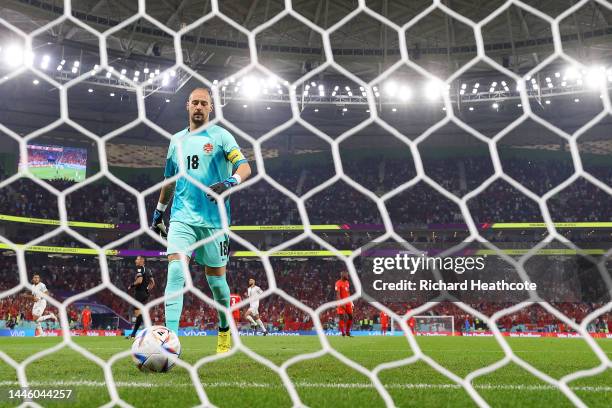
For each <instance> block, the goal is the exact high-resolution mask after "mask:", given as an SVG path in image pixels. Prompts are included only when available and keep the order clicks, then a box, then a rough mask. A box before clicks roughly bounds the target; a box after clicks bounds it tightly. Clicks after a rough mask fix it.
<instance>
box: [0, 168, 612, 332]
mask: <svg viewBox="0 0 612 408" xmlns="http://www.w3.org/2000/svg"><path fill="white" fill-rule="evenodd" d="M502 161H503V166H504V170H505V171H506V172H507V174H508V175H509V176H511V177H512V178H513V179H515V180H516V181H517V182H519V183H520V184H522V185H523V186H525V187H526V188H528V189H530V190H531V191H533V192H534V193H536V194H539V195H541V194H543V193H545V192H546V191H548V190H550V189H551V188H553V187H555V186H557V185H558V184H559V183H561V182H563V181H564V180H565V179H566V178H567V177H569V176H570V175H571V173H572V172H573V168H572V167H571V165H570V164H568V163H563V162H558V163H557V162H549V161H529V160H526V159H508V160H502ZM423 162H424V167H425V171H426V172H427V174H428V175H429V176H430V177H431V178H432V179H433V180H435V181H436V182H438V183H439V184H440V185H441V186H442V187H443V188H445V189H447V190H448V191H449V192H451V193H453V194H456V195H457V196H463V195H464V194H466V193H467V192H469V191H470V190H472V189H474V188H476V187H478V186H479V185H480V184H481V183H482V181H484V180H485V179H487V178H488V177H489V176H490V175H491V174H492V172H493V169H492V164H491V163H490V160H484V159H482V158H463V159H457V160H454V161H451V160H426V159H424V161H423ZM343 166H344V171H345V174H346V175H347V176H349V177H350V178H351V179H353V180H355V181H357V182H358V183H360V184H361V185H363V186H364V187H366V188H367V189H369V190H370V191H372V192H373V193H375V194H377V195H378V196H380V195H382V194H385V193H387V192H389V191H392V190H393V189H395V188H397V187H398V186H399V185H401V184H402V183H404V182H406V181H408V180H410V179H412V178H413V177H414V176H415V174H416V171H415V170H414V166H413V165H412V162H411V161H403V160H399V159H388V160H382V161H381V160H371V159H360V160H355V161H351V162H348V161H347V162H346V163H344V162H343ZM589 171H590V172H591V173H592V174H594V175H596V176H597V177H598V178H599V179H600V180H602V181H604V182H607V183H608V185H610V181H611V180H612V169H610V168H605V167H593V168H591V169H590V170H589ZM333 174H334V169H333V166H331V162H330V163H327V164H325V163H322V164H321V165H319V166H310V167H308V169H307V170H301V169H299V168H297V167H296V166H293V167H292V166H290V165H288V166H286V167H284V168H283V171H282V172H276V173H275V172H274V171H271V172H270V175H271V176H272V177H274V179H275V180H277V181H278V182H279V183H280V184H281V185H283V186H285V187H286V188H288V189H289V190H291V191H293V192H295V193H296V194H297V195H298V196H299V195H303V194H305V193H307V192H308V191H310V190H311V189H312V188H314V187H316V186H317V185H320V184H321V183H322V182H325V181H326V180H328V179H329V178H330V177H331V176H333ZM4 178H5V176H4V175H2V177H0V179H4ZM52 183H53V185H54V186H55V187H56V188H59V189H65V188H66V187H69V186H70V185H72V182H69V181H53V182H52ZM130 184H132V185H133V186H134V187H135V188H137V189H144V188H146V187H149V186H150V185H151V184H153V182H151V180H150V179H149V178H147V177H144V176H141V177H140V178H139V179H136V180H132V181H131V183H130ZM157 197H158V195H157V194H156V193H153V194H150V195H149V196H147V198H146V206H147V209H148V210H149V211H151V209H152V208H154V207H155V204H156V202H157ZM231 201H232V219H233V224H234V225H253V224H255V225H274V224H300V223H301V220H300V216H299V213H298V210H297V205H296V203H295V202H293V201H292V200H291V199H290V198H288V197H287V196H285V195H284V194H282V193H281V192H279V191H278V190H276V189H274V188H272V187H271V186H270V185H269V184H268V183H267V182H265V181H260V182H258V183H256V184H255V185H253V186H250V187H248V188H245V189H243V190H240V191H236V192H235V193H233V194H232V197H231ZM548 204H549V208H550V212H551V215H552V218H553V220H555V221H567V222H575V221H611V218H612V216H611V215H612V200H611V199H610V197H609V196H608V195H607V194H606V193H605V192H604V191H602V190H600V189H598V188H597V187H596V186H594V185H593V184H591V183H589V182H587V181H586V180H584V179H579V180H577V181H576V182H574V183H573V184H571V185H570V186H569V187H567V188H565V189H564V190H563V191H561V192H560V193H559V194H557V195H556V196H555V197H553V198H551V199H550V200H549V201H548ZM66 206H67V210H68V218H69V219H70V220H78V221H90V222H104V223H112V224H139V216H138V207H137V205H136V198H135V197H134V196H132V195H131V194H129V193H126V192H125V191H124V190H123V189H121V188H120V187H119V186H117V185H115V184H113V183H109V182H107V181H98V182H96V183H93V184H90V185H87V186H84V187H83V188H81V189H79V190H77V191H76V192H74V193H72V194H70V195H69V196H68V197H67V199H66ZM305 206H306V210H307V212H308V215H309V218H310V222H311V223H312V224H382V215H381V214H380V212H379V209H378V207H377V206H376V203H375V202H374V201H372V200H371V199H370V198H368V197H367V196H365V195H363V194H362V193H361V192H359V191H357V190H355V189H354V188H352V187H351V186H350V185H348V184H347V183H345V182H344V181H342V180H340V181H337V182H336V183H334V184H333V185H331V186H329V187H328V188H326V189H325V190H323V191H320V192H318V193H317V194H314V195H313V196H311V197H309V199H308V200H307V201H306V203H305ZM385 206H386V208H387V209H388V210H389V215H390V217H391V219H392V222H393V224H394V226H395V228H396V229H397V230H398V231H401V230H402V229H406V228H413V227H420V228H424V227H425V226H426V225H428V224H448V223H464V219H463V215H462V213H461V211H460V210H459V207H458V206H457V204H456V203H454V202H453V201H451V200H449V199H448V198H447V197H444V196H443V195H442V194H440V193H439V192H438V191H436V190H435V189H434V188H432V187H431V186H430V185H428V184H426V183H424V182H422V181H421V182H419V183H417V184H415V185H413V186H411V187H409V188H406V189H405V190H403V191H401V192H399V193H397V194H396V195H394V196H392V197H391V198H389V199H388V200H386V201H385ZM468 207H469V209H470V211H471V214H472V216H473V217H474V220H475V221H476V222H477V223H490V222H538V221H542V216H541V213H540V209H539V207H538V205H537V203H536V202H534V201H532V200H531V199H530V198H528V197H526V196H525V195H524V194H522V193H521V192H520V191H518V190H517V189H515V188H514V187H513V186H511V185H510V184H509V183H507V182H505V181H502V180H497V181H495V182H494V183H492V184H491V185H489V186H488V187H487V188H486V189H485V190H484V191H483V192H482V193H481V194H480V195H478V196H477V197H475V198H473V199H471V200H470V201H468ZM0 214H9V215H17V216H26V217H37V218H47V219H57V218H58V217H59V214H58V209H57V205H56V198H55V197H54V196H53V195H52V194H51V193H50V192H48V191H47V190H45V189H44V188H42V187H40V186H39V185H37V184H36V183H34V182H32V181H30V180H26V179H20V180H19V181H17V182H14V183H12V184H11V185H10V186H8V187H4V188H3V191H2V194H0ZM146 218H147V219H148V218H149V216H147V217H146ZM0 226H1V227H3V228H6V230H7V231H8V230H10V229H11V228H16V227H18V226H19V225H18V224H17V223H6V222H5V223H2V224H0ZM29 227H30V226H28V228H29ZM18 232H19V234H18V235H17V238H20V239H21V241H16V242H27V241H28V240H29V239H32V238H35V237H36V236H38V235H40V232H37V231H36V230H29V229H27V228H23V229H18ZM79 232H81V233H83V234H85V235H87V236H90V237H96V238H99V239H100V240H104V239H106V240H107V242H110V241H112V240H114V239H116V238H117V236H113V237H112V239H111V238H108V237H106V238H104V237H103V235H104V233H105V232H104V231H102V232H100V231H92V230H82V229H80V230H79ZM128 232H129V230H128V231H127V232H125V231H123V232H116V233H117V234H119V233H122V234H124V235H125V234H126V233H128ZM564 233H566V234H567V236H568V237H570V238H571V239H573V240H574V239H575V240H580V241H582V240H584V241H589V240H590V241H593V242H596V241H598V240H599V242H601V241H602V239H605V236H603V238H602V236H601V235H598V234H597V233H595V234H593V233H592V232H591V231H588V232H582V231H575V232H572V231H571V230H569V231H564ZM423 234H427V235H423ZM423 234H421V235H420V236H418V237H417V236H410V237H409V238H407V240H413V241H418V240H420V239H422V238H423V237H424V239H425V240H426V241H444V240H446V239H449V240H451V239H455V240H459V241H460V240H461V239H462V237H463V235H462V234H459V236H457V233H456V232H452V233H450V232H449V233H444V232H440V233H433V232H425V233H423ZM530 234H532V235H530ZM533 234H535V233H527V235H526V236H525V237H524V239H526V240H531V241H535V240H537V239H538V237H537V236H535V235H533ZM539 234H541V232H539ZM262 235H263V234H262ZM375 235H376V234H375V233H372V234H371V235H370V233H359V234H345V233H340V234H331V233H330V234H329V235H328V236H325V239H326V240H328V241H329V242H331V243H332V244H333V245H335V246H336V247H337V248H340V249H345V248H349V247H350V248H355V247H358V246H361V245H363V244H365V243H366V242H368V241H369V240H370V239H372V238H373V236H375ZM322 236H323V235H322ZM17 238H15V239H17ZM286 238H287V236H286V235H281V234H278V235H272V234H270V235H269V236H268V237H267V238H265V239H268V240H269V241H273V243H280V242H282V241H283V240H285V239H286ZM487 238H490V239H491V240H502V241H503V240H513V239H516V236H512V235H502V234H501V232H498V231H492V232H490V233H488V235H487ZM96 242H98V241H96ZM144 242H145V243H144V244H143V242H141V247H148V248H149V249H161V245H160V244H159V243H156V242H153V241H152V240H151V239H149V238H147V239H144ZM47 244H53V245H58V246H82V245H81V244H80V243H78V242H75V240H74V239H70V238H68V237H58V238H55V239H53V240H52V242H50V243H47ZM298 247H299V249H319V248H318V247H317V245H316V244H313V243H312V242H308V241H304V242H302V243H300V244H299V245H298V246H296V248H298ZM296 248H293V249H296ZM26 262H27V263H28V272H29V273H30V272H31V273H33V272H39V273H41V274H42V277H43V281H44V282H45V283H46V284H47V286H48V287H49V289H50V291H51V292H52V293H54V294H57V295H58V296H60V295H61V296H65V295H67V294H70V293H78V292H82V291H83V290H87V289H89V288H92V287H94V286H96V285H98V284H99V283H100V282H101V273H100V266H99V264H98V262H97V260H95V259H94V258H92V257H89V258H87V257H71V258H51V257H48V256H46V255H40V256H38V257H36V256H31V257H28V258H27V260H26ZM125 262H126V261H116V262H114V261H113V262H111V265H109V272H110V273H111V282H113V283H114V284H115V285H116V286H117V287H118V288H119V289H121V290H124V291H126V290H127V287H128V286H129V283H130V282H129V281H130V280H131V279H132V278H133V267H132V265H131V264H127V263H125ZM257 265H258V264H257V263H256V262H245V261H242V260H232V263H231V264H230V267H229V270H230V274H229V275H228V276H230V287H231V288H232V289H234V288H237V290H238V291H240V292H241V293H243V292H244V291H245V289H246V282H247V280H248V277H249V276H256V277H257V279H258V283H259V284H260V286H261V287H262V288H263V289H266V288H268V285H267V282H266V280H265V274H264V273H263V270H262V268H261V266H257ZM273 267H274V271H275V277H276V281H277V285H278V287H279V288H281V289H283V290H284V291H285V292H286V293H287V294H288V295H290V296H293V297H295V298H296V299H297V300H299V301H300V302H302V303H304V304H305V305H307V306H309V307H312V308H316V307H318V306H320V305H321V304H323V303H325V302H327V301H330V300H333V299H334V291H333V283H334V282H335V280H336V279H337V276H338V272H339V270H340V269H341V268H342V266H341V265H338V264H337V263H334V262H331V261H324V260H322V261H312V260H308V261H304V262H299V261H282V260H278V261H274V262H273ZM0 268H2V269H1V271H0V275H1V276H2V280H1V281H2V282H3V283H2V289H3V290H6V289H8V288H10V287H12V286H14V285H15V284H16V283H17V282H18V278H16V277H17V276H18V274H17V272H16V264H15V262H14V257H7V256H0ZM153 269H154V274H155V277H156V280H157V281H158V282H157V283H158V285H157V287H156V289H155V291H154V293H153V295H154V296H157V297H158V296H161V295H162V294H163V287H164V286H165V265H164V264H163V263H160V264H153ZM192 275H193V279H194V283H195V284H196V286H197V287H199V288H202V290H203V292H204V293H207V294H209V293H208V285H207V284H206V282H205V281H204V279H203V273H201V271H200V273H195V272H192ZM75 277H77V279H75ZM30 278H31V276H30ZM209 295H210V294H209ZM91 299H92V301H95V302H100V303H104V304H106V305H108V306H110V307H111V308H112V309H113V310H115V311H116V312H117V313H118V314H119V315H121V316H122V317H125V318H127V317H128V316H129V315H130V310H131V307H130V305H129V304H128V303H127V302H125V300H123V299H121V298H119V297H118V296H116V295H115V294H112V292H110V291H108V290H105V291H101V292H98V293H97V294H95V295H92V296H91ZM414 306H416V305H410V304H404V305H395V307H397V309H398V311H400V310H404V309H405V310H407V309H408V308H411V307H414ZM472 306H473V307H475V308H476V309H478V310H480V311H482V312H483V313H485V314H486V313H490V312H491V310H490V309H487V307H488V306H485V305H472ZM498 306H499V305H498ZM555 306H556V307H558V308H559V310H561V311H562V312H563V313H564V314H566V315H567V316H569V317H570V318H573V319H576V320H577V321H579V320H580V319H582V318H583V317H584V316H585V315H586V314H588V313H590V311H592V310H594V309H595V308H597V306H598V305H597V304H588V303H560V304H555ZM30 309H31V307H30V306H29V305H28V301H27V300H25V298H23V297H20V296H19V295H13V296H9V297H6V298H3V299H2V300H1V303H0V314H1V316H2V317H7V316H9V315H10V316H13V317H16V316H19V317H20V319H23V318H25V319H27V318H28V313H30ZM532 309H533V308H529V309H523V310H522V311H520V312H517V313H515V314H513V315H511V316H507V317H504V318H503V319H501V320H500V325H503V326H504V327H509V328H511V327H516V326H518V325H530V324H534V325H537V326H538V327H541V326H546V325H551V324H553V323H551V322H553V321H554V319H552V318H551V317H550V314H548V313H546V312H544V311H543V309H541V308H539V309H537V311H535V312H534V311H532ZM432 310H433V312H432V313H436V314H439V315H452V316H455V323H456V324H458V322H462V321H463V320H465V315H466V313H465V311H463V310H461V309H459V308H457V307H456V306H454V305H452V304H450V303H443V304H440V305H439V306H437V307H436V308H434V309H432ZM22 314H23V316H22ZM376 316H378V311H377V310H376V309H375V308H373V307H372V306H370V305H369V304H368V303H366V302H363V301H358V302H356V312H355V319H354V320H356V321H358V320H360V319H372V320H375V318H376ZM151 317H152V319H153V321H155V322H163V304H162V305H160V306H157V307H155V308H154V309H152V314H151ZM320 317H321V320H322V321H323V322H333V320H334V318H335V314H334V309H333V308H332V309H329V310H327V311H325V312H323V313H322V314H321V316H320ZM262 318H263V319H264V321H268V322H271V323H273V324H274V325H277V326H278V325H281V324H282V326H283V327H285V328H310V327H312V321H311V319H310V317H309V316H308V315H307V314H306V313H304V312H303V311H302V310H300V309H299V308H296V307H295V306H293V305H291V304H289V303H288V302H286V301H285V300H283V299H282V297H279V296H271V297H270V298H267V299H265V300H263V301H262ZM183 319H184V320H183V322H182V323H183V325H185V326H195V327H212V326H213V325H214V324H215V322H216V312H215V311H214V310H213V309H212V308H211V307H209V306H207V305H206V304H205V303H204V302H202V301H201V300H200V299H198V298H197V297H196V296H194V295H190V296H187V298H186V301H185V313H184V314H183ZM551 319H552V320H551ZM605 319H606V321H607V322H610V321H612V319H610V316H609V314H608V316H607V317H606V318H605ZM534 322H535V323H534ZM326 324H327V323H326ZM554 324H559V323H554ZM472 325H474V326H475V323H474V322H473V321H472ZM526 327H527V326H526Z"/></svg>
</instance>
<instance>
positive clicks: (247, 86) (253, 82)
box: [242, 76, 261, 99]
mask: <svg viewBox="0 0 612 408" xmlns="http://www.w3.org/2000/svg"><path fill="white" fill-rule="evenodd" d="M260 91H261V89H260V86H259V81H258V80H257V79H255V78H253V77H251V76H247V77H245V78H244V79H243V80H242V92H243V93H244V95H245V96H246V97H247V98H248V99H255V98H256V97H257V95H259V92H260Z"/></svg>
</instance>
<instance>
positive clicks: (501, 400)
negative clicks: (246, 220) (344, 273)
mask: <svg viewBox="0 0 612 408" xmlns="http://www.w3.org/2000/svg"><path fill="white" fill-rule="evenodd" d="M329 340H330V342H331V345H332V346H333V347H334V348H335V349H336V350H338V351H339V352H340V353H342V354H343V355H345V356H346V357H348V358H350V359H351V360H353V361H355V362H357V363H359V364H361V365H362V366H364V367H366V368H368V369H372V368H374V367H375V366H377V365H378V364H380V363H383V362H389V361H394V360H399V359H402V358H406V357H409V356H410V355H412V353H411V351H410V349H409V347H408V344H407V342H406V340H405V339H403V338H401V337H355V338H341V337H340V338H339V337H333V338H330V339H329ZM215 341H216V339H215V338H214V337H186V338H185V337H183V338H181V343H182V347H183V353H182V356H181V358H182V359H183V360H184V361H186V362H189V363H194V362H196V361H197V360H198V359H200V358H202V357H204V356H207V355H211V354H212V353H213V352H214V346H215ZM243 341H244V344H245V345H247V346H248V347H249V348H251V349H252V350H253V351H254V352H256V353H258V354H260V355H261V356H264V357H266V358H268V359H270V360H271V361H272V362H274V363H275V364H277V365H280V364H282V363H283V362H284V361H286V360H287V359H289V358H291V357H293V356H296V355H298V354H302V353H308V352H315V351H318V350H320V344H319V342H318V339H317V338H316V337H246V338H245V337H243ZM59 342H60V339H58V338H50V337H47V338H3V339H0V350H1V351H2V352H4V353H6V354H7V355H8V356H10V357H11V358H13V359H15V360H16V361H23V360H24V359H25V358H27V357H29V356H30V355H31V354H33V353H35V352H38V351H41V350H43V349H45V348H49V347H51V346H53V345H56V344H58V343H59ZM75 342H76V343H77V344H79V345H80V346H82V347H84V348H86V349H88V350H89V351H90V352H92V353H93V354H95V355H97V356H99V357H101V358H102V359H105V360H106V359H109V358H110V357H111V356H112V355H113V354H115V353H118V352H121V351H124V350H128V349H129V347H130V345H131V341H129V340H125V339H124V338H122V337H117V338H112V337H98V338H92V337H85V338H75ZM418 342H419V345H420V346H421V348H422V350H423V352H424V353H425V354H427V355H428V356H430V357H431V358H432V359H434V360H435V361H436V362H438V363H439V364H440V365H442V366H444V367H446V368H447V369H449V370H451V371H452V372H453V373H455V374H456V375H458V376H460V377H465V376H466V375H467V374H468V373H470V372H471V371H473V370H476V369H478V368H480V367H484V366H486V365H489V364H491V363H494V362H495V361H498V360H500V359H501V358H502V357H503V353H502V351H501V349H500V348H499V346H498V345H497V343H496V342H495V340H494V339H492V338H462V337H446V338H426V337H420V338H418ZM508 342H509V344H510V346H511V347H512V349H513V350H514V352H515V354H516V355H517V356H518V357H520V358H522V359H523V360H525V361H526V362H528V363H530V364H532V365H533V366H535V367H536V368H538V369H540V370H541V371H543V372H544V373H546V374H548V375H550V376H552V377H553V378H557V379H558V378H561V377H563V376H564V375H567V374H569V373H572V372H575V371H577V370H583V369H588V368H591V367H594V366H597V365H598V364H599V360H598V359H597V358H596V356H595V354H594V353H593V352H592V350H591V349H590V348H589V346H588V345H587V344H586V343H585V342H584V341H582V340H581V339H542V338H539V339H525V338H519V339H508ZM598 344H599V346H600V347H601V348H602V350H603V351H604V352H605V353H606V354H607V356H608V358H609V357H610V356H611V355H612V341H609V340H601V341H598ZM0 365H1V367H0V383H1V390H2V393H3V394H2V399H0V406H17V405H19V403H18V402H17V401H9V400H8V399H7V390H8V388H12V389H14V387H16V384H15V381H16V379H17V377H16V373H15V371H14V370H13V368H12V367H11V366H9V365H8V364H6V363H4V362H1V363H0ZM112 372H113V376H114V380H115V382H116V383H117V385H118V391H119V395H120V397H121V398H122V399H123V400H124V401H126V402H127V403H129V404H131V405H133V406H136V407H151V406H155V407H173V408H178V407H185V406H193V405H198V404H199V403H200V402H199V400H198V397H197V394H196V393H195V390H194V388H193V387H192V386H191V379H190V376H189V375H188V373H187V371H186V370H184V369H182V368H180V367H175V368H174V369H173V370H172V371H171V372H169V373H165V374H144V373H141V372H139V371H138V370H137V369H136V367H135V366H134V365H133V363H132V362H131V360H130V359H129V358H125V359H120V360H118V361H117V362H116V363H115V364H114V365H113V367H112ZM288 374H289V376H290V378H291V379H292V381H293V382H294V383H295V385H296V388H297V391H298V394H299V396H300V398H301V400H302V402H303V403H304V404H306V405H308V406H311V407H334V408H338V407H356V406H357V407H379V406H384V403H383V400H382V399H381V398H380V396H379V395H378V393H377V392H376V390H375V389H374V388H373V386H372V384H371V383H370V381H369V380H368V378H367V377H365V376H364V375H362V374H360V373H358V372H356V371H354V370H353V369H351V368H350V367H348V366H346V365H344V364H343V363H341V362H339V361H338V360H337V359H335V358H334V357H331V356H330V355H325V356H322V357H319V358H315V359H311V360H306V361H302V362H299V363H296V364H295V365H292V366H290V367H289V369H288ZM26 375H27V376H28V380H29V381H30V382H31V384H32V387H33V388H40V389H43V388H50V387H53V388H71V389H73V390H74V393H75V398H74V399H73V400H72V401H70V402H66V401H64V402H55V403H50V402H48V400H47V401H45V402H42V405H44V406H57V407H60V406H78V407H94V406H99V405H102V404H105V403H107V402H109V401H110V397H109V394H108V391H107V388H106V386H105V380H104V375H103V372H102V369H101V368H100V367H99V366H97V365H95V363H93V362H91V361H90V360H87V359H86V358H85V357H83V356H82V355H80V354H79V353H78V352H76V351H74V350H73V349H70V348H62V349H61V350H59V351H57V352H54V353H53V354H51V355H48V356H46V357H43V358H42V359H40V360H36V361H34V362H32V363H31V364H29V365H28V366H27V368H26ZM198 375H199V378H200V380H201V382H202V384H203V385H204V389H205V390H206V392H207V395H208V397H209V398H210V400H211V402H212V403H213V404H215V405H216V406H219V407H236V406H244V407H276V406H284V407H287V406H291V400H290V398H289V395H288V393H287V392H286V390H285V388H284V387H283V385H282V382H281V379H280V377H279V376H278V375H277V374H276V373H275V372H274V371H272V370H271V369H270V368H268V367H265V366H263V365H261V364H259V363H257V362H255V361H254V360H252V359H250V358H248V357H247V356H246V355H245V354H242V353H240V354H236V355H234V356H231V357H228V358H223V359H221V360H219V361H215V362H212V363H208V364H205V365H204V366H202V367H201V368H200V370H199V371H198ZM379 378H380V380H381V382H382V383H383V384H384V385H385V387H386V388H387V390H388V392H389V394H390V395H391V397H392V398H393V401H394V404H395V405H397V406H404V407H408V406H414V407H440V406H453V407H454V406H460V407H464V406H475V404H474V402H473V401H472V399H471V398H470V397H469V395H468V394H467V392H466V391H465V390H463V389H462V388H460V387H457V386H456V385H454V383H453V382H452V381H451V380H450V379H448V378H447V377H445V376H443V375H441V374H440V373H438V372H437V371H435V370H434V369H432V368H431V367H430V366H428V365H427V364H425V363H424V362H422V361H419V362H417V363H414V364H411V365H408V366H403V367H400V368H394V369H390V370H385V371H383V372H381V373H380V375H379ZM474 384H475V388H476V390H477V391H478V392H479V393H480V395H481V396H482V397H483V398H484V399H485V400H486V401H487V402H488V403H489V405H491V406H508V407H510V406H513V407H515V406H521V407H541V406H554V407H562V406H570V405H571V403H570V401H569V400H568V399H567V398H566V397H565V396H564V395H563V394H562V393H561V392H560V391H559V390H557V389H555V388H554V387H552V386H550V385H548V384H546V383H544V382H542V381H541V380H539V379H537V378H535V377H534V376H533V375H531V374H530V373H528V372H527V371H525V370H524V369H522V368H521V367H519V366H518V365H515V364H513V363H511V364H509V365H507V366H505V367H503V368H501V369H499V370H497V371H495V372H493V373H490V374H488V375H485V376H483V377H479V378H477V379H476V380H475V381H474ZM570 387H571V388H572V389H573V390H574V392H575V393H576V394H577V395H578V396H579V397H580V398H581V399H582V401H584V403H585V404H586V405H588V406H593V407H604V406H610V401H612V370H610V369H608V370H607V371H605V372H604V373H602V374H599V375H596V376H594V377H590V378H587V379H581V380H579V381H575V382H572V383H570Z"/></svg>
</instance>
